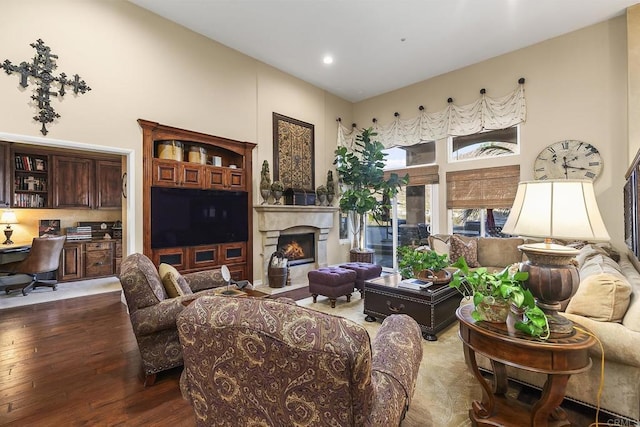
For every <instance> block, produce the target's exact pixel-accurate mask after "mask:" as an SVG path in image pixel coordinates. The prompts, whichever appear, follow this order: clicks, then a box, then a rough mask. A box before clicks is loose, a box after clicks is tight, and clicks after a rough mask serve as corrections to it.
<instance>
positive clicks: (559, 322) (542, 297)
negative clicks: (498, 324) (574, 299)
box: [518, 243, 580, 337]
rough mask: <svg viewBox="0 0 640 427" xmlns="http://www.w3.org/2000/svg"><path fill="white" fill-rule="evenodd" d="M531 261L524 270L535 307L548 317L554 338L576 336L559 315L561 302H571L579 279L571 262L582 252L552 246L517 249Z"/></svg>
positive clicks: (571, 327) (527, 246) (567, 322)
mask: <svg viewBox="0 0 640 427" xmlns="http://www.w3.org/2000/svg"><path fill="white" fill-rule="evenodd" d="M518 248H519V249H520V250H521V251H522V252H524V253H525V254H526V255H527V258H529V261H528V262H525V263H523V265H522V267H521V270H522V271H526V272H528V273H529V278H528V279H527V281H526V282H525V286H526V287H527V288H528V289H529V290H530V291H531V293H532V294H533V296H534V297H535V298H536V305H537V306H538V307H539V308H540V309H541V310H542V311H543V312H544V313H545V314H546V315H547V320H548V322H549V332H550V334H551V336H552V337H561V336H566V335H571V334H572V333H573V323H572V322H571V321H570V320H568V319H567V318H565V317H563V316H561V315H559V314H558V310H560V308H561V304H560V302H561V301H564V300H566V299H569V298H571V296H572V295H573V294H574V293H575V291H576V290H577V287H578V284H579V283H580V279H579V277H578V270H577V269H576V267H575V266H574V265H573V264H571V260H572V259H573V258H574V257H575V256H576V255H577V254H578V252H579V251H577V250H576V249H573V248H569V247H567V246H561V245H556V244H551V243H536V244H533V245H521V246H519V247H518Z"/></svg>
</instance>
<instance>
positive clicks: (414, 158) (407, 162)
mask: <svg viewBox="0 0 640 427" xmlns="http://www.w3.org/2000/svg"><path fill="white" fill-rule="evenodd" d="M382 152H383V153H385V154H386V155H387V157H385V160H386V164H385V167H384V170H393V169H399V168H404V167H407V166H419V165H430V164H434V163H435V162H436V144H435V142H434V141H430V142H423V143H419V144H415V145H410V146H407V147H393V148H388V149H386V150H382Z"/></svg>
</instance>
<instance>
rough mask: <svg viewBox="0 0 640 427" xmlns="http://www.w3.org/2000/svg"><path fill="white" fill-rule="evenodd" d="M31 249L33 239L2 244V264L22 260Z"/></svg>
mask: <svg viewBox="0 0 640 427" xmlns="http://www.w3.org/2000/svg"><path fill="white" fill-rule="evenodd" d="M29 250H31V241H29V242H19V243H12V244H10V245H3V244H0V264H9V263H11V262H16V261H22V260H23V259H25V258H26V257H27V254H28V253H29Z"/></svg>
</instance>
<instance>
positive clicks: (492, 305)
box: [476, 297, 510, 323]
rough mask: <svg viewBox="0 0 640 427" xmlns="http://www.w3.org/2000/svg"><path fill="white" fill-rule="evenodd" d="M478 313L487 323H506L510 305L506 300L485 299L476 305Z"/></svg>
mask: <svg viewBox="0 0 640 427" xmlns="http://www.w3.org/2000/svg"><path fill="white" fill-rule="evenodd" d="M476 311H477V312H478V314H479V315H480V318H481V319H482V320H484V321H485V322H490V323H505V322H506V321H507V317H508V316H509V311H510V304H509V301H508V300H505V299H499V298H493V297H485V298H484V299H483V300H482V301H481V302H480V303H479V304H478V305H476Z"/></svg>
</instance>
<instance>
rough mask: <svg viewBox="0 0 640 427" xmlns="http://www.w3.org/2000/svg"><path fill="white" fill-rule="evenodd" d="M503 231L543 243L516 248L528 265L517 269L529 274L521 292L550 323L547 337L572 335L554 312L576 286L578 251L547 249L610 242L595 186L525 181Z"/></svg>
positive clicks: (566, 322)
mask: <svg viewBox="0 0 640 427" xmlns="http://www.w3.org/2000/svg"><path fill="white" fill-rule="evenodd" d="M502 231H503V232H504V233H507V234H513V235H518V236H522V237H531V238H543V239H544V242H543V243H533V244H524V245H520V246H518V248H519V249H520V250H521V251H522V252H524V253H525V254H526V256H527V258H528V259H529V261H527V262H524V263H523V264H522V266H521V270H522V271H526V272H528V273H529V279H528V280H527V281H526V282H525V286H526V287H527V288H528V289H529V290H530V291H531V293H532V294H533V296H534V297H535V298H536V304H537V305H538V307H540V308H541V309H542V311H544V313H545V314H546V315H547V320H548V321H549V331H550V334H551V336H552V337H553V336H555V337H559V336H567V335H570V334H572V333H573V323H572V322H571V321H569V320H568V319H567V318H565V317H563V316H560V315H559V314H558V310H559V309H560V307H561V305H560V302H561V301H564V300H566V299H568V298H570V297H571V296H573V294H574V293H575V291H576V290H577V286H578V284H579V283H580V282H579V277H578V270H577V269H576V267H575V266H574V265H573V264H572V263H571V261H572V259H573V258H574V257H575V256H576V255H577V254H578V253H579V251H578V250H576V249H574V248H570V247H567V246H563V245H558V244H554V243H551V241H552V239H562V240H571V241H575V240H582V241H608V240H609V233H607V229H606V227H605V225H604V222H603V221H602V217H601V216H600V211H599V209H598V204H597V203H596V196H595V193H594V190H593V183H592V182H591V181H589V180H547V181H525V182H521V183H520V184H518V191H517V193H516V197H515V200H514V202H513V207H512V208H511V213H510V214H509V218H507V221H506V222H505V224H504V227H503V228H502Z"/></svg>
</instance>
